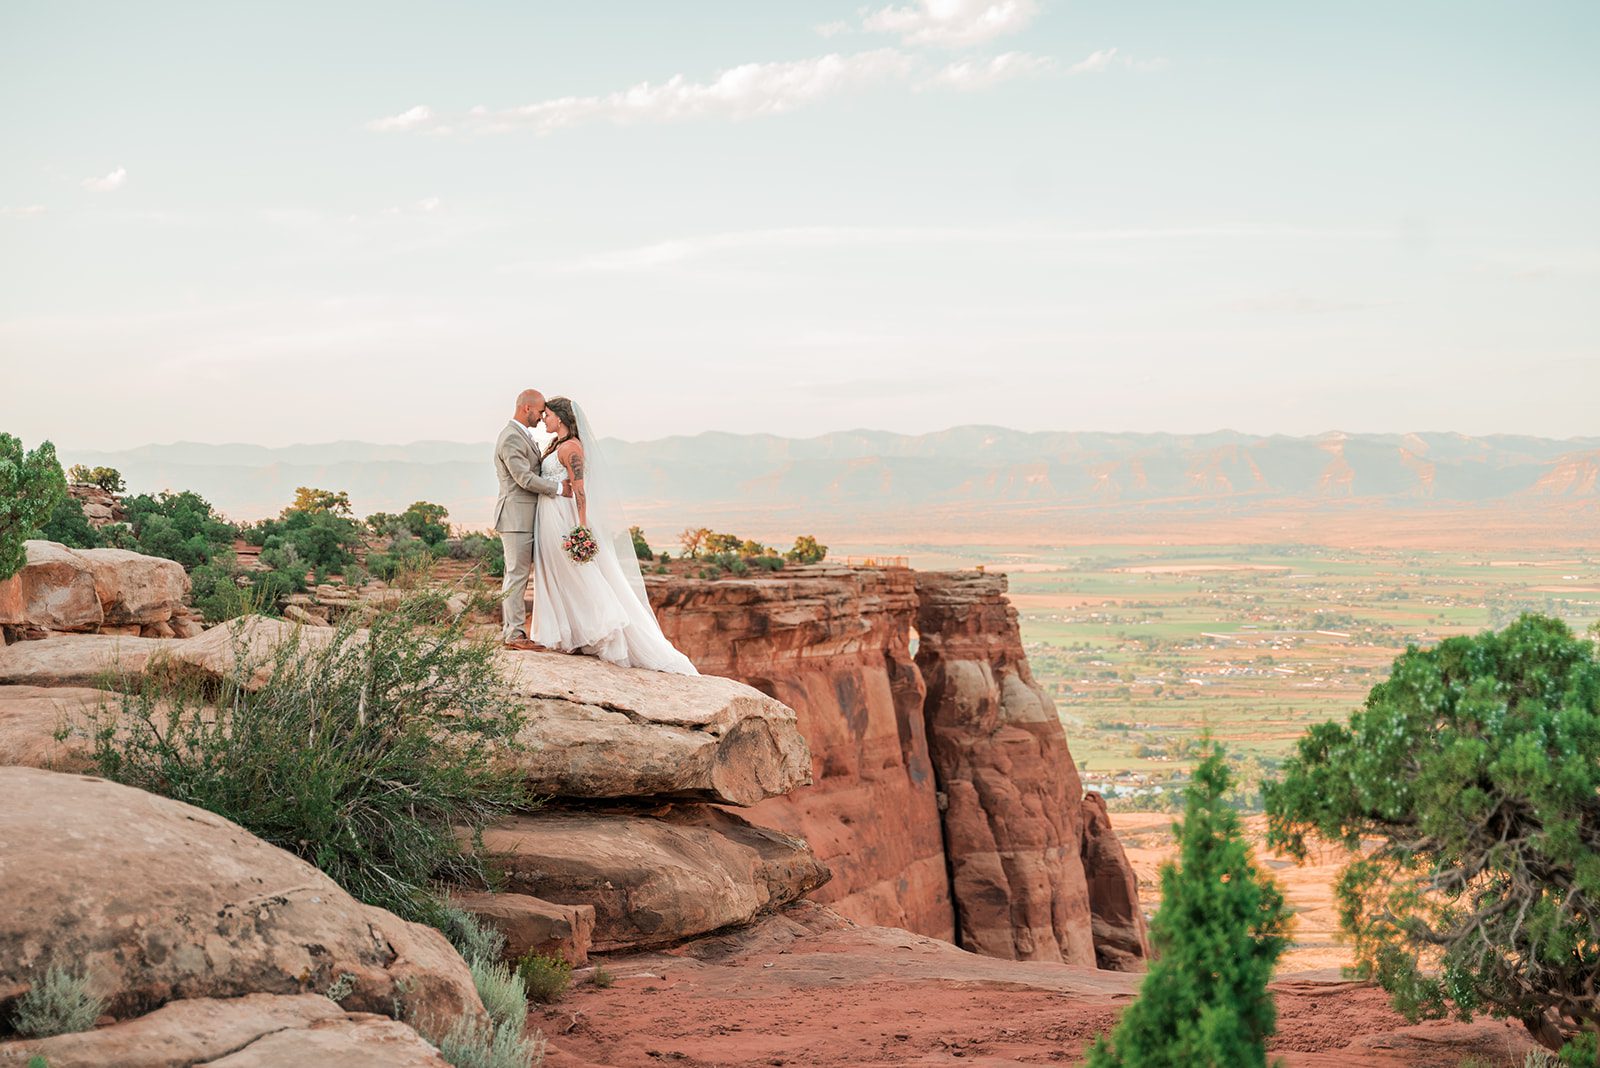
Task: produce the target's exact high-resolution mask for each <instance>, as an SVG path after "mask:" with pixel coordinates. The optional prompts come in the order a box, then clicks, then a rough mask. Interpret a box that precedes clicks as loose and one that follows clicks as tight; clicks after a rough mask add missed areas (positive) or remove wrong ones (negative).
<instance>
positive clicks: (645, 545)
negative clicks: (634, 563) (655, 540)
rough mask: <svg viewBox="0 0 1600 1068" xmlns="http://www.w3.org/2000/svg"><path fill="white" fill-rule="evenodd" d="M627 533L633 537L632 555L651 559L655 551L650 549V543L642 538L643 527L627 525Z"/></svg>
mask: <svg viewBox="0 0 1600 1068" xmlns="http://www.w3.org/2000/svg"><path fill="white" fill-rule="evenodd" d="M628 533H629V534H630V535H631V536H632V537H633V555H634V556H636V557H638V558H639V559H640V560H653V559H654V558H655V553H653V552H651V550H650V543H649V542H647V541H645V540H644V528H643V527H629V528H628Z"/></svg>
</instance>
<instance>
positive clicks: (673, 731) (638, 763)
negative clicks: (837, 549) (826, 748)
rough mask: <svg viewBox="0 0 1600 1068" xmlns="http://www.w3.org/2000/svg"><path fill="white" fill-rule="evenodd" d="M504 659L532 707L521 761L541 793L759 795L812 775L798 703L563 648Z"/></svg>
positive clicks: (727, 799)
mask: <svg viewBox="0 0 1600 1068" xmlns="http://www.w3.org/2000/svg"><path fill="white" fill-rule="evenodd" d="M500 661H501V666H502V668H503V670H504V674H505V677H506V678H507V680H508V681H509V682H510V684H511V687H512V690H513V692H514V693H516V695H517V697H518V698H519V699H520V701H521V702H522V705H523V707H524V709H525V710H526V712H527V715H528V724H527V726H526V727H525V728H524V729H523V731H522V733H521V735H520V736H519V740H520V741H522V742H523V743H524V744H525V745H526V746H527V748H526V750H525V751H523V752H520V753H518V754H516V756H515V758H514V760H515V763H516V766H517V767H518V769H520V770H521V771H522V773H523V775H524V776H525V777H526V778H527V780H528V783H529V785H530V786H532V787H533V788H534V789H535V790H537V791H541V792H548V793H551V794H554V795H556V796H558V797H581V798H596V799H602V798H627V797H671V798H683V799H694V800H704V801H717V802H722V803H724V804H732V805H753V804H755V803H756V802H758V801H762V800H765V799H766V798H769V797H778V796H780V795H782V794H786V793H788V792H789V791H791V790H793V789H795V788H796V787H799V786H806V785H809V784H810V782H811V750H810V748H809V747H808V746H807V745H806V741H805V738H804V736H802V735H801V733H800V729H799V726H798V724H797V723H796V720H795V714H794V711H793V710H792V709H790V708H789V707H788V706H787V705H785V704H782V703H781V702H779V701H777V700H775V699H773V698H771V697H768V696H767V695H766V694H764V693H762V692H761V691H760V690H757V689H755V688H754V687H751V686H746V685H745V684H744V683H742V682H735V681H734V680H732V679H725V678H720V677H718V676H714V675H698V676H685V675H669V674H665V673H662V672H657V671H638V670H633V669H629V668H620V667H617V666H615V665H613V664H607V663H605V662H604V661H601V660H596V659H594V658H593V657H587V656H566V655H563V654H559V653H501V654H500Z"/></svg>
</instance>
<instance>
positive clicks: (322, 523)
mask: <svg viewBox="0 0 1600 1068" xmlns="http://www.w3.org/2000/svg"><path fill="white" fill-rule="evenodd" d="M248 540H249V541H251V542H252V543H253V544H256V545H260V546H261V559H262V560H263V561H266V559H267V555H266V554H267V552H268V550H271V549H286V548H292V549H293V550H294V551H295V554H296V556H297V558H298V560H299V561H300V562H301V563H302V564H304V566H305V567H306V568H316V567H320V568H323V569H324V570H326V571H338V572H342V571H343V570H344V569H345V568H346V567H349V566H350V565H351V564H353V563H355V562H356V553H357V551H358V550H359V549H360V548H361V546H362V537H361V524H360V523H358V522H356V521H355V520H354V519H351V518H350V517H348V516H343V515H340V514H338V513H337V512H334V511H327V510H322V511H312V512H304V511H299V510H296V509H288V510H286V511H285V512H284V513H283V516H282V518H279V519H264V520H262V521H261V522H260V523H257V524H255V526H254V527H253V528H252V529H251V532H250V536H249V538H248Z"/></svg>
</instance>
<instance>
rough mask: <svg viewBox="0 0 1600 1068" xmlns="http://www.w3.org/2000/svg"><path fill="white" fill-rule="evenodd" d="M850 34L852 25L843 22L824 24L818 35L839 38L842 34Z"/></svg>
mask: <svg viewBox="0 0 1600 1068" xmlns="http://www.w3.org/2000/svg"><path fill="white" fill-rule="evenodd" d="M849 32H850V24H849V23H848V22H842V21H841V22H824V23H823V24H822V25H820V26H818V27H817V33H818V34H819V35H821V36H823V37H837V36H839V35H840V34H841V33H849Z"/></svg>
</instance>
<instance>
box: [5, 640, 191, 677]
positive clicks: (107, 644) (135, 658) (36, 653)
mask: <svg viewBox="0 0 1600 1068" xmlns="http://www.w3.org/2000/svg"><path fill="white" fill-rule="evenodd" d="M171 645H172V643H171V642H168V641H164V640H162V639H160V638H129V637H123V636H121V635H110V634H56V635H52V636H51V637H49V638H46V639H44V640H43V641H34V642H15V643H13V644H11V645H8V646H6V647H5V648H3V649H0V685H3V686H99V685H101V684H102V683H104V682H106V681H108V680H111V679H123V680H126V679H136V678H138V677H139V676H141V675H143V674H144V671H145V667H146V666H147V665H148V664H149V662H150V657H151V656H152V655H154V654H155V653H157V652H159V651H160V650H162V649H166V648H168V647H170V646H171Z"/></svg>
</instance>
